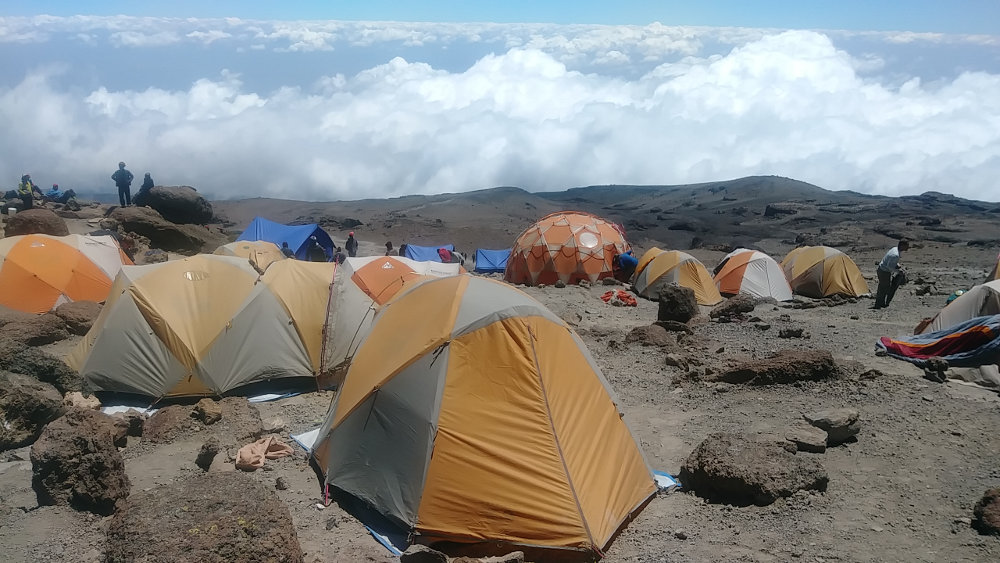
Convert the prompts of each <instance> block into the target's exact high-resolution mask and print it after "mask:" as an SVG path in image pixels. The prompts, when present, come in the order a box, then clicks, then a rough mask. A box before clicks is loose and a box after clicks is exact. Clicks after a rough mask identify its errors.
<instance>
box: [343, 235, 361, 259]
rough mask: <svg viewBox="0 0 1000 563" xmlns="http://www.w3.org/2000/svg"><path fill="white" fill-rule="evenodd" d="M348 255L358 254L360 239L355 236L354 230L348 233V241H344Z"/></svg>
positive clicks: (352, 256)
mask: <svg viewBox="0 0 1000 563" xmlns="http://www.w3.org/2000/svg"><path fill="white" fill-rule="evenodd" d="M344 249H345V250H347V255H348V256H350V257H351V258H354V257H355V256H357V255H358V239H356V238H354V231H351V232H349V233H347V242H345V243H344Z"/></svg>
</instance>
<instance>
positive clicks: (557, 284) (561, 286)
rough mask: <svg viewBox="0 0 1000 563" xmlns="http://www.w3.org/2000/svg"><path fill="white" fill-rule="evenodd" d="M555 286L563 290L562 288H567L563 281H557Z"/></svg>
mask: <svg viewBox="0 0 1000 563" xmlns="http://www.w3.org/2000/svg"><path fill="white" fill-rule="evenodd" d="M553 285H555V286H556V287H558V288H559V289H562V288H564V287H566V282H564V281H562V280H557V281H556V283H555V284H553Z"/></svg>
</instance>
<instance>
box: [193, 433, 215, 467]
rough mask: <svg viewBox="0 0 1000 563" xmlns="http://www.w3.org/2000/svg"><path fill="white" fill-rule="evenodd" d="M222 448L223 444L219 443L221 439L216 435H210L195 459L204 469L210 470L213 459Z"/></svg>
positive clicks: (196, 463)
mask: <svg viewBox="0 0 1000 563" xmlns="http://www.w3.org/2000/svg"><path fill="white" fill-rule="evenodd" d="M221 449H222V445H221V444H220V443H219V439H218V438H216V437H215V436H212V437H210V438H209V439H208V440H206V441H205V443H204V444H202V445H201V449H199V450H198V457H196V458H195V460H194V463H195V465H197V466H198V467H200V468H201V469H202V470H203V471H208V468H209V467H211V466H212V461H213V460H214V459H215V456H216V455H218V453H219V450H221Z"/></svg>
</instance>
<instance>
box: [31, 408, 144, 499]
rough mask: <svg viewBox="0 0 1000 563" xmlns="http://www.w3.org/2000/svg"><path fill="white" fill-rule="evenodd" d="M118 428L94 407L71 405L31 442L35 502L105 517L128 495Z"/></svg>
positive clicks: (32, 484) (128, 485)
mask: <svg viewBox="0 0 1000 563" xmlns="http://www.w3.org/2000/svg"><path fill="white" fill-rule="evenodd" d="M117 432H118V429H117V428H116V426H115V423H114V421H113V420H112V419H111V418H110V417H108V416H106V415H104V414H101V413H99V412H96V411H91V410H83V409H73V410H71V411H69V412H67V413H66V415H65V416H63V417H62V418H59V419H57V420H55V421H53V422H50V423H49V425H48V426H46V427H45V430H43V431H42V435H41V436H39V438H38V440H37V441H36V442H35V444H34V445H33V446H31V468H32V479H31V486H32V487H33V488H34V489H35V494H36V495H37V497H38V504H40V505H43V506H44V505H69V506H71V507H73V508H75V509H76V510H85V511H88V512H93V513H95V514H101V515H103V516H108V515H110V514H112V513H114V512H115V510H116V509H117V508H119V507H120V506H121V504H122V502H123V501H124V500H125V498H126V497H128V494H129V487H130V484H129V480H128V476H127V475H126V474H125V463H124V462H123V461H122V456H121V454H120V453H119V452H118V448H117V447H115V436H116V434H117Z"/></svg>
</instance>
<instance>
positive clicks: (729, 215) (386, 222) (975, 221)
mask: <svg viewBox="0 0 1000 563" xmlns="http://www.w3.org/2000/svg"><path fill="white" fill-rule="evenodd" d="M213 205H214V206H215V208H216V211H217V213H218V215H219V216H220V217H221V218H223V219H224V220H225V221H227V222H228V223H229V224H230V228H231V229H233V230H234V231H239V230H242V229H243V228H244V227H245V226H246V225H247V224H249V222H250V220H251V219H253V217H254V216H256V215H262V216H265V217H267V218H269V219H272V220H275V221H281V222H286V223H291V222H298V223H319V224H320V225H321V226H323V227H324V228H325V229H327V230H328V231H330V232H331V234H333V233H336V234H337V235H338V236H343V235H346V232H347V231H348V230H351V229H355V230H357V231H358V235H359V236H360V237H362V238H363V239H366V240H367V239H374V240H391V241H393V243H394V244H396V245H398V244H400V243H403V242H407V243H412V244H426V245H436V244H444V243H449V242H450V243H454V244H456V245H458V246H459V247H460V248H463V249H466V250H468V249H472V248H477V247H478V248H506V247H509V246H510V245H511V243H512V242H513V240H514V238H515V237H516V236H517V235H518V234H519V233H520V232H521V231H523V230H524V229H525V228H527V227H528V226H530V225H531V224H532V223H533V222H535V221H536V220H538V219H539V218H540V217H542V216H544V215H546V214H548V213H552V212H556V211H561V210H579V211H586V212H590V213H594V214H596V215H600V216H603V217H606V218H608V219H610V220H613V221H615V222H618V223H621V224H622V225H624V227H625V229H626V231H627V233H628V236H629V238H630V240H632V241H633V242H634V243H637V244H640V245H641V246H645V247H648V246H652V245H654V244H656V245H659V246H662V247H669V248H681V249H687V248H693V247H710V248H718V249H725V248H730V247H735V246H754V245H756V244H758V243H760V241H763V240H779V241H785V242H788V243H791V244H795V243H796V242H799V243H816V244H829V245H832V246H839V247H844V248H881V247H883V246H884V245H885V244H886V243H887V242H888V241H889V240H890V239H892V238H897V237H900V236H906V237H909V238H913V239H915V240H917V241H933V242H940V243H947V244H967V243H970V242H971V243H972V244H977V245H990V244H994V243H996V244H1000V205H998V204H992V203H985V202H977V201H971V200H966V199H962V198H957V197H954V196H951V195H947V194H940V193H935V192H928V193H925V194H922V195H919V196H906V197H899V198H895V197H885V196H872V195H865V194H859V193H855V192H850V191H838V192H834V191H829V190H825V189H823V188H820V187H818V186H815V185H812V184H808V183H805V182H800V181H798V180H793V179H790V178H783V177H780V176H752V177H747V178H739V179H735V180H728V181H723V182H709V183H703V184H690V185H679V186H618V185H615V186H586V187H579V188H573V189H569V190H565V191H561V192H536V193H530V192H527V191H525V190H522V189H520V188H516V187H499V188H492V189H485V190H477V191H472V192H466V193H460V194H439V195H432V196H405V197H399V198H391V199H366V200H357V201H340V202H326V203H313V202H301V201H287V200H275V199H265V198H255V199H248V200H238V201H235V200H230V201H217V202H214V203H213Z"/></svg>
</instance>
